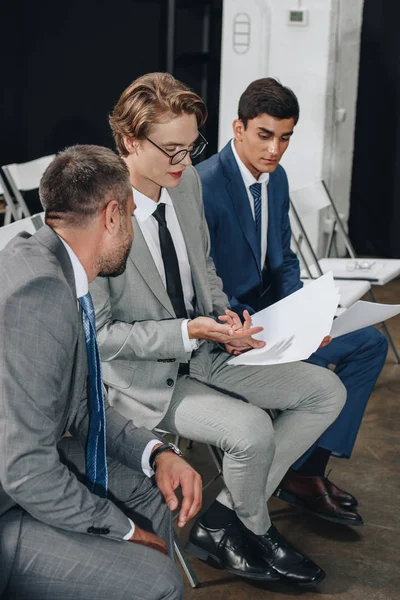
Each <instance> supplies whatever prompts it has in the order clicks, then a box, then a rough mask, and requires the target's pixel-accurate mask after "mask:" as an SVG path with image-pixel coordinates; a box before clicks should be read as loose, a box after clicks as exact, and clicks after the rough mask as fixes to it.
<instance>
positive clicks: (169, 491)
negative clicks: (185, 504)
mask: <svg viewBox="0 0 400 600" xmlns="http://www.w3.org/2000/svg"><path fill="white" fill-rule="evenodd" d="M157 485H158V488H159V490H160V492H161V493H162V495H163V496H164V499H165V502H166V503H167V506H168V508H169V509H170V510H175V509H176V508H178V504H179V502H178V498H177V497H176V495H175V493H174V490H173V487H172V485H171V482H170V480H169V479H168V478H163V479H160V480H157Z"/></svg>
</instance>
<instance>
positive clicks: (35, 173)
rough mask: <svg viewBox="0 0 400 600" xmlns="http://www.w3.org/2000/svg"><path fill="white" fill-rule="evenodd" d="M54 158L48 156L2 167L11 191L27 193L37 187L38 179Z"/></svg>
mask: <svg viewBox="0 0 400 600" xmlns="http://www.w3.org/2000/svg"><path fill="white" fill-rule="evenodd" d="M54 156H55V155H54V154H50V155H49V156H42V157H41V158H36V159H35V160H30V161H29V162H25V163H19V164H17V163H13V164H10V165H4V166H3V167H2V169H3V171H4V174H5V176H6V177H7V179H8V181H9V183H10V186H11V187H12V189H13V190H14V189H17V190H19V191H21V192H27V191H29V190H35V189H37V188H38V187H39V183H40V179H41V177H42V175H43V173H44V172H45V170H46V169H47V167H48V166H49V164H50V163H51V162H52V160H53V159H54Z"/></svg>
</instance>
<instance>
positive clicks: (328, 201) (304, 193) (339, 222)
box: [290, 179, 356, 258]
mask: <svg viewBox="0 0 400 600" xmlns="http://www.w3.org/2000/svg"><path fill="white" fill-rule="evenodd" d="M290 200H291V208H292V212H297V218H296V217H295V220H296V222H298V219H300V220H302V219H304V218H306V217H308V216H309V215H310V214H312V213H316V212H318V211H320V210H322V209H324V208H329V209H330V211H331V212H330V216H331V218H330V219H329V222H330V226H329V228H328V229H329V231H328V232H327V233H328V241H327V244H326V248H325V251H324V252H323V254H324V256H326V257H328V256H330V254H331V251H332V247H333V241H334V237H335V235H336V233H340V236H341V238H342V240H343V243H344V246H345V248H346V250H347V252H348V253H349V255H350V256H351V257H352V258H355V257H356V252H355V250H354V247H353V244H352V243H351V240H350V237H349V234H348V233H347V229H346V225H345V222H344V220H343V218H344V217H343V215H341V214H340V213H339V211H338V209H337V208H336V205H335V203H334V201H333V198H332V196H331V194H330V192H329V190H328V188H327V186H326V184H325V182H324V180H323V179H319V180H316V181H313V182H312V183H310V184H308V185H306V186H304V187H302V188H300V189H298V190H293V191H291V192H290ZM293 209H294V210H293Z"/></svg>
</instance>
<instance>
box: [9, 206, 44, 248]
mask: <svg viewBox="0 0 400 600" xmlns="http://www.w3.org/2000/svg"><path fill="white" fill-rule="evenodd" d="M43 225H44V212H43V213H38V214H37V215H33V216H31V217H27V218H26V219H19V220H18V221H15V223H10V224H9V225H4V226H3V227H0V250H3V248H4V247H5V246H6V245H7V244H8V242H9V241H11V240H12V239H13V238H14V237H15V236H16V235H17V234H18V233H21V231H27V232H28V233H32V234H33V233H35V231H38V229H40V228H41V227H42V226H43Z"/></svg>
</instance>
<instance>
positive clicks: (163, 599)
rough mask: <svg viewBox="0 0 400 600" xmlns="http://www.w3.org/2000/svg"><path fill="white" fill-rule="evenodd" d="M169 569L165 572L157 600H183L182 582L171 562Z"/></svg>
mask: <svg viewBox="0 0 400 600" xmlns="http://www.w3.org/2000/svg"><path fill="white" fill-rule="evenodd" d="M169 562H170V565H169V568H168V569H166V571H165V577H164V579H163V582H162V583H163V585H162V586H161V593H160V596H159V600H182V598H183V581H182V577H181V574H180V573H179V571H178V568H177V566H176V565H175V564H174V562H173V561H172V560H171V561H169Z"/></svg>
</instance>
